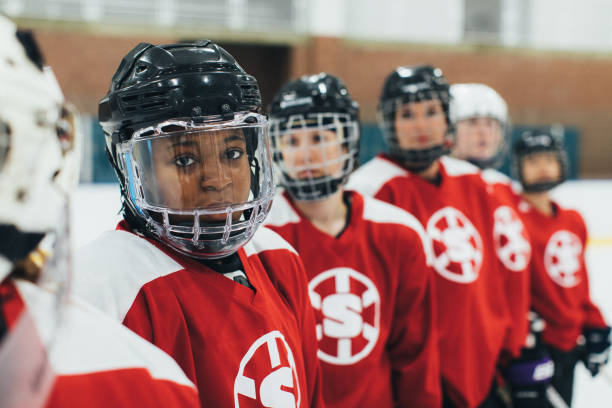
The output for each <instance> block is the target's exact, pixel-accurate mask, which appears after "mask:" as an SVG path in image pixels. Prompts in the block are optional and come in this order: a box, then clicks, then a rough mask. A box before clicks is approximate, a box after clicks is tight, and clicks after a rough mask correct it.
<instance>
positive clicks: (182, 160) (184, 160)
mask: <svg viewBox="0 0 612 408" xmlns="http://www.w3.org/2000/svg"><path fill="white" fill-rule="evenodd" d="M196 161H197V160H196V158H195V157H193V156H192V155H188V154H180V155H177V156H175V157H174V159H172V162H173V163H174V165H175V166H177V167H179V168H187V167H190V166H193V165H194V164H196Z"/></svg>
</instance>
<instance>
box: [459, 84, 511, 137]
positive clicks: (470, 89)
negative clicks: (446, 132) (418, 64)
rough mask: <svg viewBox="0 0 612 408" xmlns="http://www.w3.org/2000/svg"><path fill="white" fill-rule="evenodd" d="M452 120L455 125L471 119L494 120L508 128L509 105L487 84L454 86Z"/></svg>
mask: <svg viewBox="0 0 612 408" xmlns="http://www.w3.org/2000/svg"><path fill="white" fill-rule="evenodd" d="M450 92H451V105H450V118H451V121H452V122H453V123H455V124H457V122H459V121H462V120H466V119H471V118H484V117H486V118H493V119H497V121H499V123H500V124H501V125H502V127H503V126H506V124H507V123H508V105H507V104H506V101H504V98H502V97H501V96H500V95H499V94H498V93H497V92H496V91H495V90H494V89H493V88H491V87H490V86H487V85H485V84H476V83H474V84H454V85H451V87H450Z"/></svg>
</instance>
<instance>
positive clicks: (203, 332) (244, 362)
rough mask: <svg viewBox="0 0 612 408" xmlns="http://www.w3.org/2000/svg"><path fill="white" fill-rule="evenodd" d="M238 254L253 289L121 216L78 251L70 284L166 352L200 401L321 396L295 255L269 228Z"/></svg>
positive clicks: (309, 403) (259, 402)
mask: <svg viewBox="0 0 612 408" xmlns="http://www.w3.org/2000/svg"><path fill="white" fill-rule="evenodd" d="M238 255H239V257H240V260H241V262H242V265H243V268H244V272H245V273H246V275H247V277H248V279H249V281H250V283H251V284H252V285H253V286H254V287H255V289H256V291H253V290H251V289H250V288H248V287H246V286H243V285H241V284H239V283H236V282H234V281H232V280H231V279H228V278H227V277H225V276H223V275H222V274H220V273H218V272H215V271H214V270H212V269H210V268H208V267H207V266H205V265H203V264H202V263H200V262H198V261H197V260H196V259H193V258H190V257H187V256H184V255H182V254H179V253H177V252H175V251H173V250H171V249H169V248H168V247H167V246H164V245H163V244H160V243H158V242H157V241H154V240H150V239H147V238H144V237H142V236H139V235H136V234H134V233H132V232H130V231H129V229H128V226H127V224H126V223H125V222H121V223H120V224H119V228H118V230H116V231H111V232H107V233H105V234H103V235H102V236H101V237H100V238H99V239H98V240H96V241H94V242H93V243H92V244H90V245H88V246H86V247H84V248H83V249H82V250H81V251H79V252H78V253H77V258H76V262H75V270H76V273H75V278H74V281H75V283H74V285H73V287H74V288H73V290H74V291H76V292H77V293H79V295H80V296H82V297H83V298H85V299H87V300H88V301H90V302H91V303H93V304H94V305H96V306H98V307H100V308H101V309H103V310H104V311H106V312H107V313H110V314H111V316H112V317H114V318H115V319H117V320H119V321H121V322H123V324H125V325H126V326H127V327H129V328H130V329H132V330H134V331H135V332H136V333H138V334H140V335H141V336H142V337H144V338H145V339H147V340H149V341H151V342H152V343H153V344H155V345H157V346H158V347H160V348H161V349H162V350H164V351H166V352H167V353H168V354H170V355H171V356H172V357H173V358H174V359H175V360H176V361H177V362H178V363H179V365H180V366H181V368H182V369H183V370H184V371H185V373H186V374H187V376H188V377H189V378H190V379H191V380H192V381H193V382H194V383H195V384H196V386H197V388H198V392H199V393H200V400H201V403H202V406H204V407H209V406H212V407H230V406H235V407H238V406H240V407H263V406H277V405H278V406H280V405H282V406H294V407H317V406H320V405H321V403H322V397H321V391H320V387H321V384H320V368H319V364H318V361H317V356H316V350H317V340H316V337H315V322H314V313H313V311H312V309H311V308H310V305H309V301H308V295H307V291H306V287H307V281H306V275H305V272H304V269H303V265H302V263H301V261H300V259H299V257H298V256H297V254H296V253H295V250H294V249H293V248H292V247H291V246H290V245H289V244H288V243H287V242H286V241H284V240H283V239H282V238H281V237H280V236H279V235H278V234H276V233H275V232H273V231H271V230H269V229H267V228H260V229H259V230H258V231H257V232H256V234H255V236H254V237H253V239H252V240H251V241H250V242H249V243H248V244H247V245H245V246H244V247H243V248H241V249H240V250H239V251H238ZM275 404H276V405H275Z"/></svg>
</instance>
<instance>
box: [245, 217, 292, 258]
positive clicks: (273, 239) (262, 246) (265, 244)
mask: <svg viewBox="0 0 612 408" xmlns="http://www.w3.org/2000/svg"><path fill="white" fill-rule="evenodd" d="M244 252H245V253H246V255H247V256H249V257H250V256H253V255H264V254H266V255H267V254H270V253H280V254H292V255H291V256H297V251H296V250H295V248H293V246H291V244H290V243H289V242H287V241H285V239H284V238H283V237H281V236H280V235H279V234H278V233H276V232H274V231H272V230H271V229H270V228H268V227H266V226H265V225H263V226H261V227H259V229H258V230H257V232H255V235H254V236H253V238H252V239H251V240H250V241H249V242H248V243H247V244H246V245H245V246H244Z"/></svg>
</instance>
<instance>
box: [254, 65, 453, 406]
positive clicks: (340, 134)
mask: <svg viewBox="0 0 612 408" xmlns="http://www.w3.org/2000/svg"><path fill="white" fill-rule="evenodd" d="M269 115H270V121H271V141H272V150H273V156H274V159H275V162H276V164H277V165H278V168H279V173H280V175H281V185H282V186H283V187H284V189H285V191H284V192H283V193H282V194H279V195H277V197H276V198H275V199H274V203H273V205H272V210H271V212H270V215H269V217H268V219H267V220H266V223H267V225H268V226H269V227H270V228H271V229H273V230H275V231H276V232H278V233H279V234H280V235H281V236H283V238H285V239H286V240H287V241H289V243H291V245H292V246H293V247H294V248H296V250H297V251H298V253H299V254H300V256H301V257H302V259H303V261H304V265H305V267H306V271H307V274H308V278H309V281H310V282H309V284H308V289H309V294H310V301H311V304H312V306H313V307H314V309H315V313H316V319H317V338H318V341H319V343H318V344H319V349H318V356H319V360H320V362H321V367H322V378H323V397H324V400H325V403H326V406H328V407H380V408H383V407H394V406H399V407H436V408H437V407H439V406H440V404H441V393H440V383H439V359H438V349H437V336H436V334H435V322H434V317H435V316H434V314H435V313H434V310H433V299H432V293H431V283H432V280H433V276H432V271H431V270H430V267H429V265H428V261H429V260H431V252H430V251H431V247H430V242H429V240H428V239H427V238H426V236H425V232H424V230H423V227H422V226H421V224H420V223H419V222H418V221H417V220H416V219H415V218H414V217H413V216H412V215H410V214H408V213H406V212H404V211H402V210H400V209H399V208H397V207H394V206H391V205H389V204H387V203H384V202H381V201H378V200H376V199H373V198H370V197H363V196H362V195H361V194H359V193H356V192H352V191H345V190H344V188H343V185H344V184H345V182H346V180H347V178H348V176H349V174H350V173H351V171H352V170H353V168H354V164H355V161H356V159H357V151H358V147H359V108H358V105H357V103H356V102H355V101H353V100H352V99H351V97H350V95H349V93H348V91H347V89H346V87H345V86H344V84H343V83H342V82H341V81H340V80H339V79H338V78H336V77H334V76H332V75H329V74H325V73H321V74H318V75H312V76H304V77H302V78H299V79H297V80H293V81H290V82H288V83H287V84H285V85H284V86H283V87H282V88H281V89H280V91H279V92H278V93H277V95H276V96H275V97H274V99H273V101H272V104H271V106H270V109H269Z"/></svg>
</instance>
